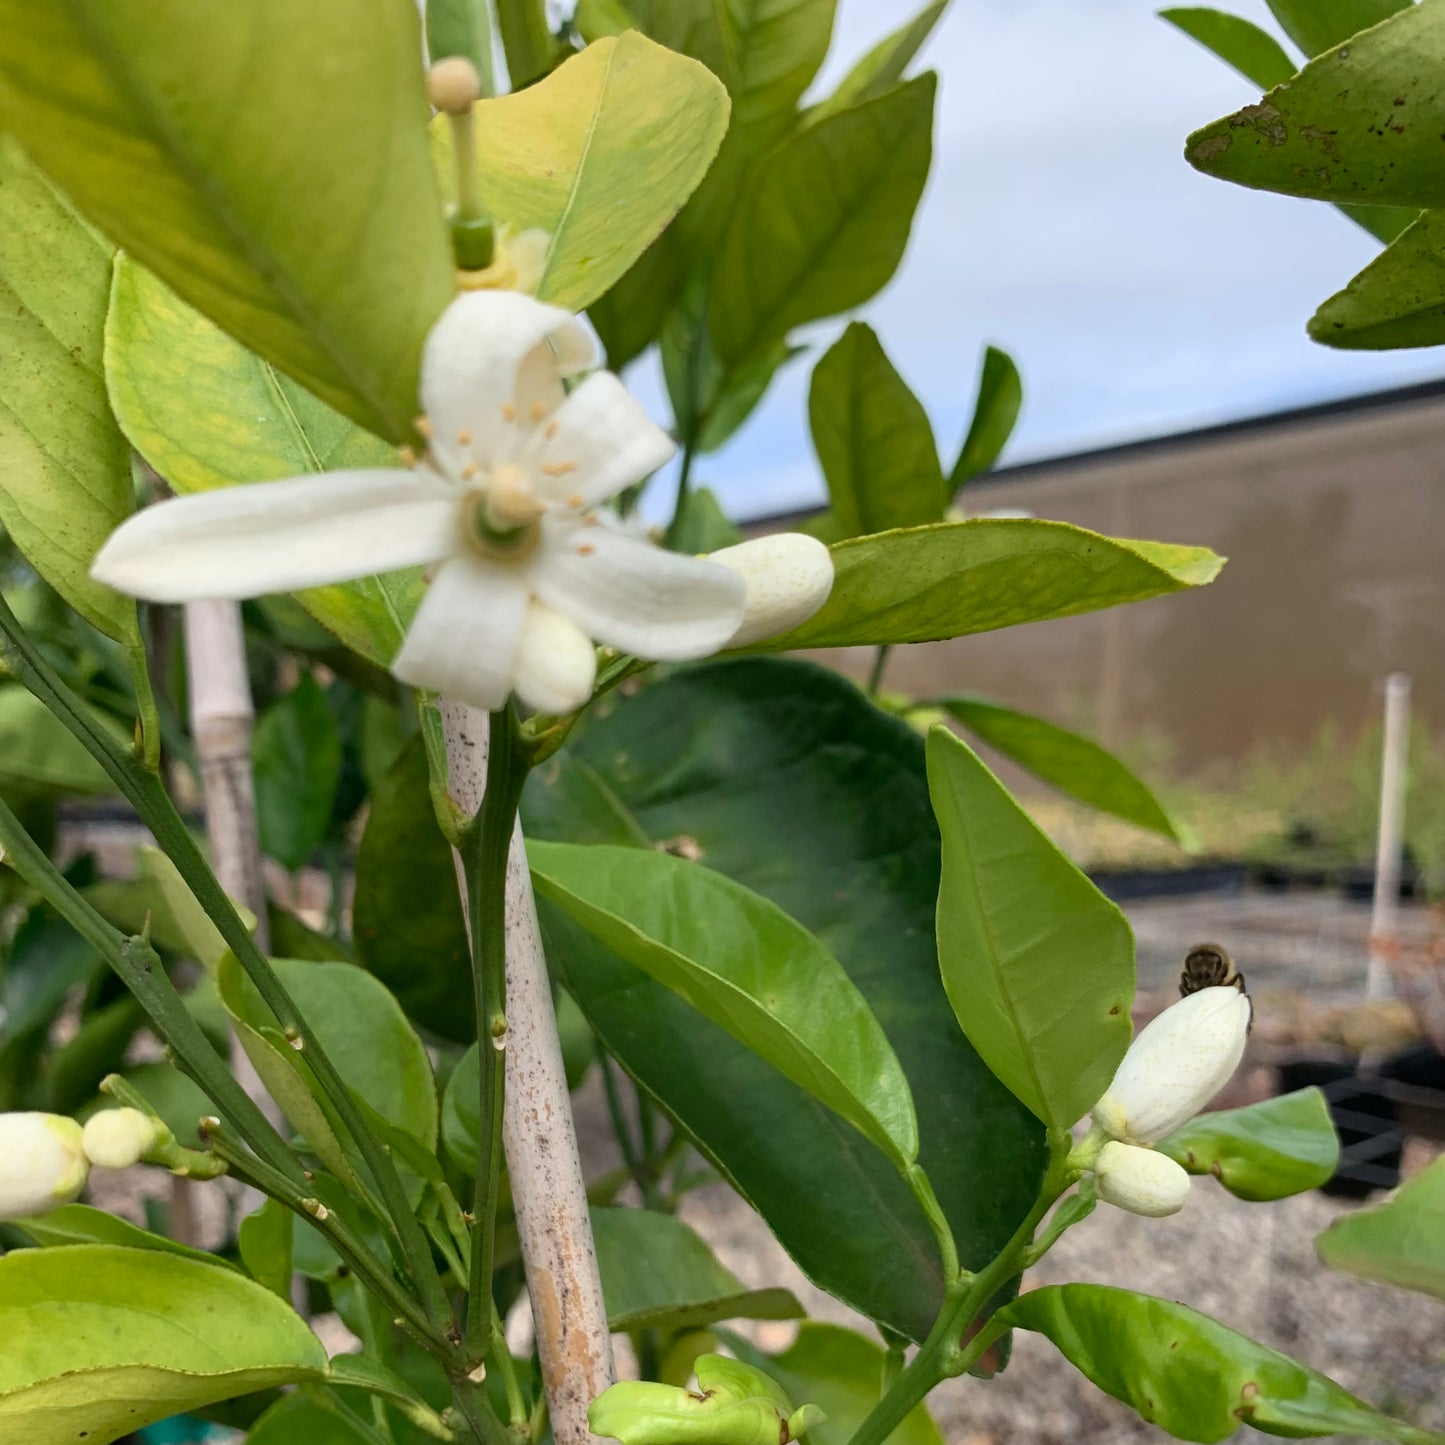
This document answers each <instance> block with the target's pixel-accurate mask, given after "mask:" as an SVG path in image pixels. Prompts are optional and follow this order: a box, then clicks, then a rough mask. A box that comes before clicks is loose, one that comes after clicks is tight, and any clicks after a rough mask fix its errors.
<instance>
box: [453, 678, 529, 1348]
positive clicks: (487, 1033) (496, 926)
mask: <svg viewBox="0 0 1445 1445" xmlns="http://www.w3.org/2000/svg"><path fill="white" fill-rule="evenodd" d="M530 767H531V760H530V758H529V757H528V755H527V750H526V748H525V747H524V745H523V742H522V736H521V731H520V728H519V724H518V721H517V715H516V711H515V709H514V708H513V707H511V706H508V707H506V708H503V709H502V710H501V711H499V712H494V713H493V714H492V715H491V722H490V727H489V732H488V744H487V783H486V791H485V792H484V793H483V795H482V808H481V812H480V813H479V814H478V815H477V817H476V818H475V819H474V820H473V821H472V824H471V826H470V827H469V828H468V829H467V833H466V836H465V837H464V838H463V840H462V849H461V855H462V864H463V867H464V869H465V872H466V889H467V916H468V917H469V918H470V920H471V936H472V991H473V997H474V1000H475V1004H476V1016H477V1079H478V1087H479V1096H478V1101H477V1102H478V1113H477V1117H478V1119H480V1120H481V1137H480V1140H479V1154H478V1158H477V1187H476V1194H475V1196H474V1198H473V1202H472V1254H471V1272H470V1275H469V1282H468V1289H467V1323H466V1334H465V1339H466V1346H467V1352H468V1355H469V1356H470V1358H472V1359H474V1360H476V1361H478V1362H480V1361H482V1360H484V1359H485V1358H486V1356H487V1353H488V1351H489V1350H490V1349H491V1345H492V1334H493V1310H492V1308H491V1301H492V1268H493V1263H494V1260H495V1258H496V1223H497V1194H498V1192H499V1190H500V1187H501V1174H502V1112H503V1105H504V1102H505V1094H506V1066H507V1053H506V1040H507V860H508V858H509V856H510V854H511V848H512V834H513V831H514V829H515V827H516V822H517V808H518V805H519V804H520V803H521V801H522V786H523V784H524V783H525V782H526V781H527V772H528V770H529V768H530Z"/></svg>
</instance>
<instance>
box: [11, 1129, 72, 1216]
mask: <svg viewBox="0 0 1445 1445" xmlns="http://www.w3.org/2000/svg"><path fill="white" fill-rule="evenodd" d="M81 1133H82V1130H81V1127H80V1125H79V1124H77V1123H76V1122H75V1120H74V1119H67V1118H64V1117H63V1116H62V1115H60V1114H0V1220H5V1219H26V1218H28V1217H29V1216H30V1215H32V1214H46V1213H48V1212H49V1211H50V1210H52V1209H58V1208H59V1207H60V1206H61V1205H62V1204H70V1203H73V1202H74V1201H75V1200H76V1199H78V1198H79V1197H80V1191H81V1190H82V1189H84V1188H85V1181H86V1179H87V1178H88V1177H89V1175H90V1166H89V1165H88V1164H87V1163H86V1161H85V1155H84V1153H82V1151H81V1147H80V1138H81Z"/></svg>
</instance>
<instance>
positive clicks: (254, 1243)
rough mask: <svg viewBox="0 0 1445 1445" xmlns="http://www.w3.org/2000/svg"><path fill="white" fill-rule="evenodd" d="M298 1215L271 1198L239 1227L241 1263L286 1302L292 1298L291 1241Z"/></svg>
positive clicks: (237, 1243)
mask: <svg viewBox="0 0 1445 1445" xmlns="http://www.w3.org/2000/svg"><path fill="white" fill-rule="evenodd" d="M295 1219H296V1216H295V1215H294V1214H292V1213H291V1211H290V1210H289V1209H287V1208H286V1206H285V1205H284V1204H281V1203H279V1202H278V1201H276V1200H274V1199H268V1200H267V1201H266V1202H265V1203H264V1204H263V1205H262V1206H261V1207H260V1208H259V1209H257V1210H255V1211H254V1212H253V1213H251V1214H248V1215H247V1216H246V1217H245V1218H244V1219H243V1220H242V1221H241V1223H240V1225H239V1226H238V1227H237V1230H236V1246H237V1248H238V1249H239V1250H240V1251H241V1262H242V1263H243V1264H244V1265H245V1266H246V1269H247V1270H248V1271H249V1272H250V1275H251V1278H252V1279H254V1280H255V1281H256V1282H257V1283H258V1284H264V1285H265V1286H266V1288H267V1289H269V1290H270V1291H271V1293H272V1294H278V1295H280V1296H281V1298H282V1299H284V1300H289V1299H290V1298H291V1240H292V1236H293V1234H294V1232H295V1229H294V1226H295Z"/></svg>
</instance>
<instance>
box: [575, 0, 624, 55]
mask: <svg viewBox="0 0 1445 1445" xmlns="http://www.w3.org/2000/svg"><path fill="white" fill-rule="evenodd" d="M572 23H573V24H574V25H575V26H576V27H577V33H578V34H579V35H580V36H581V37H582V38H583V40H585V41H586V42H587V43H588V44H589V45H591V44H592V43H593V42H594V41H597V40H602V39H605V38H606V37H607V36H609V35H621V34H622V32H623V31H624V30H636V29H637V17H636V16H635V15H633V13H632V12H631V11H630V10H629V9H628V8H627V6H626V5H625V4H623V0H577V8H576V9H575V10H574V11H573V12H572Z"/></svg>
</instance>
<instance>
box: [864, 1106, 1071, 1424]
mask: <svg viewBox="0 0 1445 1445" xmlns="http://www.w3.org/2000/svg"><path fill="white" fill-rule="evenodd" d="M1071 1142H1072V1141H1071V1140H1070V1138H1069V1135H1068V1133H1067V1132H1065V1131H1064V1130H1058V1131H1056V1132H1053V1133H1051V1134H1050V1136H1049V1168H1048V1171H1047V1172H1046V1173H1045V1175H1044V1181H1043V1184H1042V1185H1041V1186H1040V1188H1039V1195H1038V1198H1037V1199H1036V1200H1035V1201H1034V1207H1033V1208H1032V1209H1031V1210H1030V1211H1029V1213H1028V1216H1027V1217H1026V1218H1025V1220H1024V1222H1023V1223H1022V1224H1020V1225H1019V1227H1018V1229H1017V1230H1016V1231H1015V1232H1014V1236H1013V1238H1012V1239H1010V1240H1009V1242H1008V1243H1007V1244H1006V1245H1005V1246H1004V1247H1003V1249H1002V1250H1000V1251H999V1253H998V1254H997V1255H996V1256H995V1258H994V1260H993V1262H992V1263H991V1264H989V1265H987V1266H986V1267H985V1268H984V1269H982V1270H980V1271H979V1272H978V1273H977V1274H968V1273H964V1274H962V1275H960V1276H959V1277H958V1279H957V1282H956V1283H955V1284H953V1285H952V1286H951V1287H950V1288H949V1290H948V1293H947V1294H946V1295H945V1297H944V1302H943V1308H942V1309H941V1310H940V1311H939V1313H938V1318H937V1319H936V1320H935V1321H934V1324H933V1328H932V1329H931V1330H930V1331H929V1332H928V1338H927V1339H926V1340H925V1341H924V1342H923V1344H922V1345H921V1346H920V1347H919V1350H918V1353H917V1354H916V1355H914V1357H913V1359H912V1360H910V1361H909V1363H908V1365H907V1366H906V1367H905V1368H904V1370H903V1372H902V1374H900V1375H899V1376H898V1378H897V1379H896V1380H894V1382H893V1384H892V1386H891V1387H890V1388H889V1390H888V1391H887V1393H886V1394H884V1396H883V1398H882V1399H881V1400H879V1402H878V1403H877V1405H875V1406H874V1407H873V1410H872V1411H871V1412H870V1413H869V1415H868V1417H867V1419H865V1420H864V1421H863V1423H862V1424H861V1425H860V1426H859V1427H858V1429H857V1430H856V1431H855V1432H854V1434H853V1438H852V1439H851V1440H850V1441H849V1445H883V1441H885V1440H887V1439H888V1438H889V1436H891V1435H892V1434H893V1432H894V1430H896V1429H897V1428H898V1426H899V1425H901V1424H902V1423H903V1421H904V1420H905V1419H906V1418H907V1416H908V1415H909V1413H910V1412H911V1411H912V1410H913V1409H914V1408H915V1407H916V1406H918V1405H919V1404H920V1403H921V1402H922V1401H923V1400H925V1399H926V1398H927V1396H928V1393H929V1391H931V1390H932V1389H933V1387H934V1386H935V1385H937V1384H939V1383H940V1382H941V1381H943V1380H946V1379H948V1378H950V1377H951V1376H954V1375H961V1374H962V1373H963V1372H964V1371H965V1370H967V1369H969V1368H970V1367H971V1366H972V1365H973V1364H975V1363H976V1362H977V1361H978V1359H979V1358H980V1357H981V1356H982V1354H983V1352H984V1351H985V1350H986V1349H987V1348H988V1346H989V1345H991V1344H992V1343H993V1342H994V1341H995V1340H996V1339H997V1338H998V1337H999V1335H1000V1334H1002V1333H1003V1330H1002V1329H1001V1328H1000V1329H996V1330H994V1331H993V1332H992V1334H990V1325H989V1324H988V1323H987V1322H985V1323H984V1324H982V1325H981V1327H980V1329H979V1331H978V1333H977V1334H975V1335H974V1337H973V1338H972V1339H971V1340H969V1341H968V1343H967V1344H964V1343H962V1342H961V1340H960V1338H959V1337H960V1334H961V1333H962V1331H963V1329H964V1328H965V1327H966V1326H967V1325H968V1324H969V1322H970V1321H971V1320H973V1319H975V1318H976V1317H977V1316H978V1314H979V1312H980V1311H981V1310H983V1309H984V1308H986V1307H987V1305H988V1302H989V1301H990V1300H991V1299H992V1298H993V1297H994V1295H996V1294H997V1293H998V1291H999V1290H1000V1289H1002V1288H1003V1286H1004V1285H1006V1284H1007V1283H1008V1282H1009V1280H1011V1279H1012V1278H1013V1277H1014V1276H1015V1275H1016V1274H1018V1273H1019V1272H1020V1271H1021V1269H1022V1267H1023V1264H1022V1261H1023V1258H1024V1253H1025V1251H1026V1250H1027V1249H1028V1246H1029V1244H1030V1243H1031V1241H1032V1240H1033V1237H1034V1231H1035V1230H1036V1229H1037V1228H1038V1227H1039V1224H1040V1223H1041V1221H1042V1220H1043V1218H1044V1216H1045V1215H1046V1214H1047V1213H1048V1212H1049V1210H1050V1209H1052V1208H1053V1206H1054V1203H1055V1201H1056V1200H1057V1199H1058V1197H1059V1195H1060V1194H1062V1193H1063V1191H1064V1190H1065V1189H1066V1188H1068V1186H1069V1184H1070V1182H1071V1180H1072V1175H1071V1173H1070V1170H1069V1167H1068V1152H1069V1147H1070V1144H1071Z"/></svg>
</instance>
